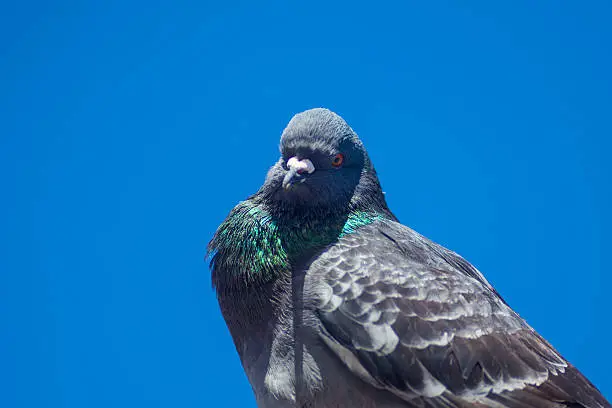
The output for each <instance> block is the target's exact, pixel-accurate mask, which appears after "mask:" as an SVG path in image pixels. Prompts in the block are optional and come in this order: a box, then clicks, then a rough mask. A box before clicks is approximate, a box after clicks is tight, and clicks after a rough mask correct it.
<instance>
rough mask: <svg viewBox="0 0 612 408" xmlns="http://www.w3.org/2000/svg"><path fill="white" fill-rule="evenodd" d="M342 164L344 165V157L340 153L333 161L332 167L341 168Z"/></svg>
mask: <svg viewBox="0 0 612 408" xmlns="http://www.w3.org/2000/svg"><path fill="white" fill-rule="evenodd" d="M342 163H344V155H343V154H342V153H338V154H337V155H335V156H334V159H333V160H332V166H334V167H340V166H342Z"/></svg>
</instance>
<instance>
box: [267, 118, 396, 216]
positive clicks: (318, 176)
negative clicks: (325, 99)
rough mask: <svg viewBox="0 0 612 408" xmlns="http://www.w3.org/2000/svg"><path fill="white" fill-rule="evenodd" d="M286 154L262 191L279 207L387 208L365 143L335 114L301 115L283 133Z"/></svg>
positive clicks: (282, 150)
mask: <svg viewBox="0 0 612 408" xmlns="http://www.w3.org/2000/svg"><path fill="white" fill-rule="evenodd" d="M280 151H281V158H280V160H279V161H278V162H277V163H276V164H275V165H274V166H273V167H272V168H271V169H270V171H269V172H268V176H267V179H266V182H265V184H264V186H263V187H262V189H263V192H264V193H265V195H266V196H267V197H269V200H271V201H272V202H273V203H274V204H275V205H277V206H281V207H283V206H285V207H287V206H288V207H306V208H307V207H311V208H315V207H316V208H320V209H329V208H345V209H351V207H355V206H357V207H359V206H361V205H360V204H362V205H364V206H365V205H367V204H372V203H379V204H382V206H383V207H385V208H386V205H385V204H384V199H383V195H382V191H381V189H380V184H379V182H378V178H377V177H376V173H375V171H374V168H373V167H372V165H371V163H370V160H369V158H368V155H367V153H366V150H365V148H364V146H363V144H362V143H361V140H359V137H358V136H357V134H356V133H355V132H354V131H353V129H351V128H350V126H349V125H348V124H347V123H346V122H345V121H344V119H342V118H341V117H340V116H338V115H337V114H335V113H334V112H331V111H330V110H327V109H323V108H318V109H310V110H307V111H305V112H302V113H298V114H297V115H295V116H294V117H293V118H292V119H291V121H290V122H289V124H288V125H287V127H286V128H285V130H284V131H283V134H282V136H281V141H280ZM360 201H361V202H362V203H360ZM369 208H372V206H371V205H369ZM353 209H354V208H353Z"/></svg>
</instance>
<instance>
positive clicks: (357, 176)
mask: <svg viewBox="0 0 612 408" xmlns="http://www.w3.org/2000/svg"><path fill="white" fill-rule="evenodd" d="M281 151H282V153H283V158H281V160H280V161H279V163H277V164H276V165H275V166H274V167H272V169H271V170H270V172H269V174H268V178H267V180H266V183H265V184H264V186H263V187H262V188H261V189H260V191H259V192H258V193H256V194H255V195H253V196H252V197H250V198H249V199H247V200H246V201H244V202H242V203H240V204H239V205H238V206H236V207H235V208H234V209H233V210H232V212H231V213H230V215H229V216H228V217H227V218H226V220H225V221H224V222H223V224H222V225H221V226H220V227H219V229H218V231H217V233H216V235H215V237H214V238H213V240H212V241H211V244H210V250H211V252H212V253H213V257H212V264H211V265H212V273H213V284H214V285H215V288H216V290H217V296H218V299H219V304H220V307H221V311H222V313H223V316H224V318H225V320H226V322H227V325H228V327H229V329H230V332H231V334H232V337H233V339H234V343H235V345H236V349H237V351H238V353H239V355H240V358H241V361H242V364H243V367H244V370H245V372H246V374H247V376H248V378H249V381H250V383H251V385H252V388H253V391H254V393H255V396H256V399H257V403H258V405H259V406H260V407H266V408H272V407H279V408H280V407H313V408H315V407H318V408H332V407H364V408H369V407H372V408H373V407H377V408H378V407H380V408H392V407H393V408H395V407H398V408H399V407H500V408H502V407H513V408H514V407H516V408H526V407H543V408H544V407H547V408H548V407H549V408H554V407H559V408H561V407H575V408H579V407H588V408H590V407H593V408H596V407H610V404H609V403H608V402H607V401H605V399H604V398H603V397H602V396H601V394H600V393H599V392H598V391H597V389H596V388H595V387H594V386H593V385H592V384H591V383H590V382H589V381H588V380H587V379H586V378H585V377H584V376H582V375H581V374H580V373H579V372H578V371H577V370H576V369H575V368H574V367H573V366H571V365H570V364H569V363H568V362H567V361H565V360H564V359H563V358H562V357H561V356H560V355H559V354H558V353H557V352H556V351H555V350H554V349H553V348H552V347H551V346H550V345H549V344H548V343H547V342H546V341H545V340H544V339H542V338H541V337H540V336H539V335H538V334H537V333H536V332H535V331H534V330H533V329H531V328H530V327H529V326H528V325H527V324H526V323H525V322H524V320H522V319H521V318H520V317H519V316H518V315H517V314H516V313H515V312H513V311H512V309H510V307H509V306H508V305H507V304H506V303H505V302H504V301H503V299H502V298H501V297H500V296H499V295H498V294H497V292H496V291H495V290H494V289H493V288H492V287H491V286H490V285H489V283H488V282H487V281H486V280H485V278H484V277H483V276H482V274H480V272H478V271H477V270H476V269H475V268H474V267H473V266H472V265H470V264H469V263H468V262H467V261H465V260H464V259H463V258H461V257H460V256H459V255H457V254H455V253H453V252H451V251H449V250H447V249H445V248H442V247H441V246H439V245H437V244H435V243H433V242H432V241H429V240H428V239H426V238H424V237H422V236H421V235H419V234H418V233H416V232H414V231H413V230H411V229H410V228H408V227H406V226H403V225H401V224H400V223H399V222H398V221H397V219H396V218H395V217H394V215H393V214H392V213H391V212H390V211H389V209H388V208H387V205H386V203H385V200H384V196H383V194H382V191H381V189H380V185H379V182H378V178H377V176H376V173H375V171H374V168H373V166H372V165H371V163H370V161H369V158H368V157H367V154H366V153H365V149H363V146H362V145H361V142H360V141H359V139H358V138H357V136H356V135H355V134H354V132H353V131H352V129H350V127H348V125H346V123H345V122H344V121H343V120H342V119H341V118H340V117H339V116H337V115H335V114H333V113H332V112H330V111H327V110H324V109H315V110H311V111H307V112H304V113H302V114H300V115H296V117H294V119H293V120H292V121H291V122H290V124H289V125H288V127H287V129H285V132H284V133H283V138H282V139H281ZM328 161H329V163H331V165H328Z"/></svg>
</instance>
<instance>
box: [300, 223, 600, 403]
mask: <svg viewBox="0 0 612 408" xmlns="http://www.w3.org/2000/svg"><path fill="white" fill-rule="evenodd" d="M381 230H384V234H382V233H381ZM307 279H311V280H312V282H316V283H313V286H315V287H317V288H318V291H316V293H318V295H319V297H320V298H319V299H318V301H319V302H318V303H319V304H320V305H321V307H320V308H319V309H318V316H319V318H320V321H321V324H322V330H323V332H324V333H325V335H324V337H325V338H324V340H325V342H326V344H328V345H330V347H331V349H332V350H334V352H335V353H336V354H337V355H338V357H339V358H340V359H341V360H342V361H344V362H345V364H346V365H347V367H349V369H351V370H352V371H353V372H354V373H355V374H356V375H358V376H359V377H361V378H362V379H364V380H366V381H367V382H369V383H370V384H372V385H374V386H376V387H378V388H383V389H388V390H389V391H390V392H392V393H394V394H396V395H398V396H399V397H401V398H403V399H405V400H406V401H407V402H410V404H413V405H414V406H423V407H426V406H431V407H442V406H448V407H464V406H465V407H472V406H482V407H496V406H497V407H512V408H514V407H516V408H519V407H543V408H546V407H569V406H572V405H571V404H578V403H580V404H582V406H584V407H591V406H592V407H610V405H609V404H608V403H607V402H606V401H605V400H604V399H603V397H602V396H601V394H599V392H598V391H597V390H596V389H595V387H593V385H592V384H590V383H589V382H588V380H586V379H585V378H584V377H583V376H582V375H581V374H580V373H579V372H578V371H577V370H576V369H574V368H573V367H571V366H569V365H568V363H567V362H566V361H565V360H563V358H562V357H561V356H559V354H558V353H557V352H556V351H555V350H554V349H553V348H552V347H551V346H550V345H549V344H548V343H547V342H546V341H545V340H544V339H542V338H541V337H540V336H539V335H538V334H537V333H535V332H534V331H533V330H532V329H531V328H530V327H529V326H528V325H527V324H526V323H525V322H524V321H523V320H522V319H521V318H520V317H519V316H518V315H516V314H515V313H514V312H513V311H512V310H511V309H510V308H509V307H508V306H507V304H506V303H505V302H504V301H503V300H502V299H501V298H500V297H499V296H498V295H497V293H496V292H495V291H494V290H493V289H492V287H491V286H490V285H489V284H488V283H487V281H486V280H485V279H484V277H483V276H482V274H480V272H478V271H477V270H476V269H475V268H474V267H472V266H471V265H470V264H469V263H468V262H467V261H465V260H463V259H462V258H461V257H459V256H458V255H456V254H454V253H452V252H450V251H448V250H445V249H444V248H442V247H439V246H437V245H436V244H434V243H432V242H430V241H428V240H426V239H425V238H423V237H421V236H420V235H418V234H416V233H415V232H414V231H412V230H410V229H408V228H407V227H404V226H401V225H400V224H397V223H393V222H388V221H384V222H379V223H375V224H371V225H369V226H365V227H362V228H361V229H359V231H357V232H356V233H353V234H349V235H346V236H345V237H343V238H342V239H341V240H340V241H339V242H338V243H336V244H335V245H334V246H332V247H330V248H329V249H328V251H327V252H326V253H325V254H324V255H322V256H321V257H320V258H319V259H317V260H316V261H314V262H313V264H312V265H311V266H310V268H309V270H308V272H307ZM576 406H581V405H576Z"/></svg>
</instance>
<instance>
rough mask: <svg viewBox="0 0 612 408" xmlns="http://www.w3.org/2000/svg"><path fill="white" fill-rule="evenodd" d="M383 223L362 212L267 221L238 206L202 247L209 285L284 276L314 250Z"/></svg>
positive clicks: (261, 213)
mask: <svg viewBox="0 0 612 408" xmlns="http://www.w3.org/2000/svg"><path fill="white" fill-rule="evenodd" d="M384 218H387V217H386V215H384V214H382V213H376V212H367V211H354V212H350V213H349V214H345V215H340V214H328V215H326V216H321V215H319V216H316V217H273V216H272V215H271V214H270V212H269V211H267V210H266V209H265V207H264V206H263V205H262V204H260V203H256V202H254V201H253V200H247V201H243V202H241V203H239V204H238V205H237V206H236V207H235V208H234V209H233V210H232V211H231V213H230V214H229V216H228V217H227V218H226V219H225V221H224V222H223V223H222V224H221V225H220V226H219V228H218V230H217V232H216V234H215V236H214V238H213V240H212V241H211V243H210V245H209V247H208V251H209V255H211V268H212V279H213V285H215V287H216V289H217V290H218V291H226V290H236V289H241V288H246V287H249V286H253V285H260V284H265V283H267V282H270V281H272V280H274V279H276V278H278V277H279V276H281V275H282V274H283V273H290V271H291V270H292V267H294V266H296V265H297V264H299V263H300V262H303V261H306V260H307V258H309V257H310V256H312V255H313V253H314V251H317V250H320V249H323V248H324V247H325V246H327V245H329V244H331V243H333V242H334V241H336V240H338V239H339V238H341V237H342V236H344V235H346V234H351V233H354V232H355V231H357V230H358V229H359V228H360V227H362V226H364V225H368V224H371V223H372V222H374V221H377V220H382V219H384ZM298 219H299V221H298Z"/></svg>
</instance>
